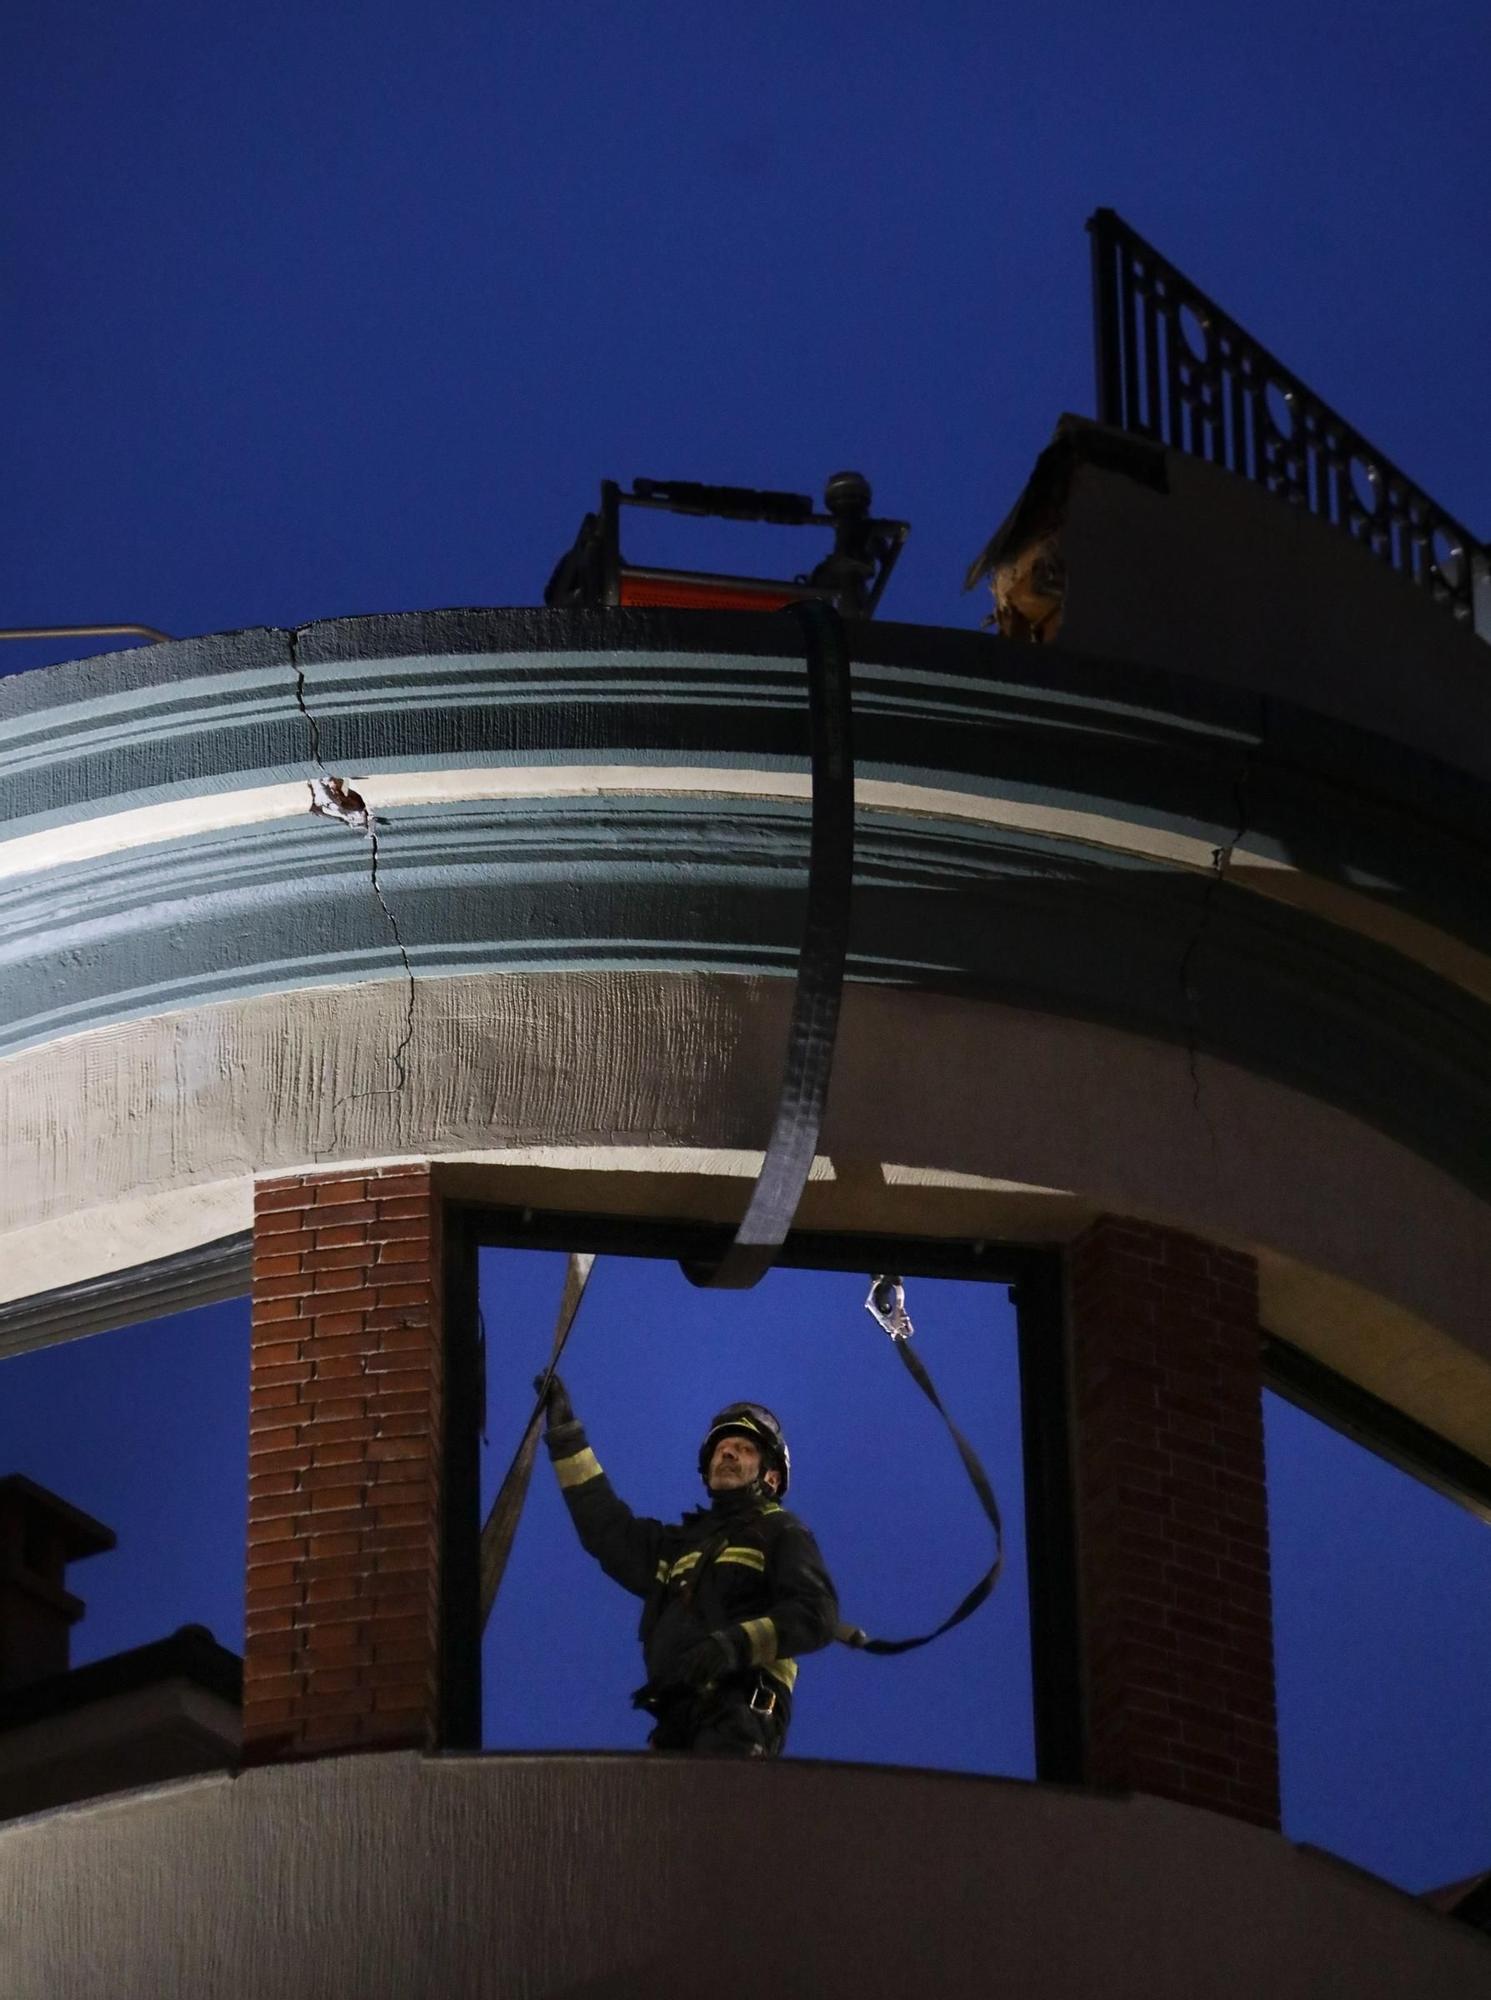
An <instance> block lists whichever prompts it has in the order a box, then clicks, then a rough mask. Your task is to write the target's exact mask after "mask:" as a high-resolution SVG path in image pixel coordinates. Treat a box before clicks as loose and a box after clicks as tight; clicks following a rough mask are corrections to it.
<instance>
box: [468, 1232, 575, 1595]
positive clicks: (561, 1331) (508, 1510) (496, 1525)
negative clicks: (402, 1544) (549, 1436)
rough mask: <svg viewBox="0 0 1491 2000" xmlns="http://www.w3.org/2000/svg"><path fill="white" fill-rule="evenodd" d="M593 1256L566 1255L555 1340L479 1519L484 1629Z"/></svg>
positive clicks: (500, 1579)
mask: <svg viewBox="0 0 1491 2000" xmlns="http://www.w3.org/2000/svg"><path fill="white" fill-rule="evenodd" d="M594 1264H595V1258H594V1256H593V1255H592V1254H591V1253H590V1252H588V1251H587V1252H584V1253H583V1254H579V1253H577V1254H576V1255H573V1256H572V1257H571V1258H570V1260H569V1265H568V1268H567V1269H566V1271H565V1274H564V1292H563V1294H562V1296H561V1297H560V1301H559V1316H558V1318H557V1319H556V1320H555V1322H554V1345H553V1347H552V1349H551V1350H550V1353H549V1365H548V1367H547V1368H546V1369H545V1370H544V1373H543V1379H542V1381H541V1383H540V1385H539V1393H538V1401H537V1402H536V1403H535V1404H534V1406H533V1415H532V1416H531V1417H530V1418H529V1419H528V1423H527V1426H526V1428H525V1429H524V1432H523V1436H522V1440H521V1442H520V1443H519V1445H518V1448H517V1450H516V1451H515V1452H514V1453H513V1457H512V1463H511V1465H509V1466H508V1468H507V1471H506V1473H505V1474H504V1475H503V1480H502V1484H501V1485H500V1486H499V1487H498V1489H497V1498H496V1499H495V1500H494V1501H493V1502H492V1508H491V1512H490V1513H489V1514H488V1515H487V1518H486V1520H485V1521H484V1522H483V1523H482V1531H481V1622H482V1629H483V1631H485V1630H486V1624H487V1620H488V1619H489V1618H490V1617H491V1615H492V1606H493V1605H494V1604H495V1603H496V1601H497V1592H498V1590H499V1589H500V1588H501V1585H502V1576H503V1572H504V1571H505V1570H506V1568H507V1559H508V1557H509V1556H510V1555H511V1554H512V1546H513V1537H514V1535H516V1533H517V1532H518V1520H519V1517H520V1516H521V1515H522V1512H523V1502H524V1501H525V1500H526V1499H527V1497H528V1482H529V1480H530V1479H531V1478H532V1477H533V1461H534V1457H535V1455H536V1454H537V1451H538V1441H539V1436H540V1434H541V1432H542V1431H543V1427H544V1409H545V1405H546V1404H547V1403H548V1400H549V1384H550V1382H551V1381H552V1380H553V1377H554V1371H555V1369H556V1368H558V1366H559V1357H560V1355H561V1354H563V1352H564V1344H565V1342H566V1341H567V1340H568V1339H569V1336H570V1328H571V1327H572V1326H573V1325H574V1323H575V1314H576V1312H578V1310H579V1306H580V1301H581V1299H582V1298H584V1296H585V1287H586V1285H587V1284H589V1282H590V1273H591V1270H592V1268H593V1266H594Z"/></svg>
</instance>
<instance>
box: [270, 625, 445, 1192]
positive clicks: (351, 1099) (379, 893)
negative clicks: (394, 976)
mask: <svg viewBox="0 0 1491 2000" xmlns="http://www.w3.org/2000/svg"><path fill="white" fill-rule="evenodd" d="M286 637H287V641H288V645H289V651H290V665H291V667H292V668H293V669H294V672H295V703H296V706H297V708H298V709H299V710H300V713H301V714H302V716H303V717H304V718H305V722H306V727H307V729H308V730H309V732H310V746H311V761H312V762H313V763H314V764H315V765H316V767H317V769H318V770H319V771H320V772H321V779H320V781H319V783H318V782H317V781H316V780H314V779H310V780H307V785H308V789H309V791H310V795H311V803H310V808H309V809H310V811H311V812H313V813H315V814H317V815H319V816H320V817H322V818H326V819H336V820H340V821H341V823H342V824H343V825H344V826H346V827H348V828H349V829H350V830H351V831H352V832H354V833H365V834H366V835H367V839H368V856H369V868H368V879H369V886H370V887H371V889H372V891H373V896H374V899H375V901H376V902H377V904H378V908H379V909H380V910H381V911H382V913H383V920H384V922H385V923H386V924H387V926H388V930H389V935H390V936H391V937H392V939H393V942H394V948H395V950H396V951H397V952H398V954H399V962H400V964H401V965H402V966H403V968H404V979H405V983H406V985H407V987H408V998H407V1001H406V1004H405V1008H404V1031H403V1034H402V1036H401V1038H400V1040H399V1042H398V1044H397V1046H396V1047H395V1048H394V1050H393V1053H392V1055H391V1056H390V1057H389V1058H388V1064H389V1068H390V1069H391V1070H392V1072H393V1078H394V1080H393V1083H392V1084H391V1085H388V1086H386V1087H384V1088H380V1089H374V1090H353V1091H348V1092H346V1093H345V1094H344V1095H342V1096H340V1097H334V1098H333V1099H332V1101H331V1105H330V1108H329V1111H328V1113H327V1117H328V1121H329V1124H330V1128H331V1132H330V1139H329V1140H328V1143H327V1145H326V1146H325V1147H321V1146H317V1147H316V1148H315V1149H314V1154H315V1158H316V1159H317V1160H318V1161H319V1160H321V1159H322V1158H324V1157H325V1155H326V1153H327V1152H328V1151H329V1150H330V1147H331V1145H332V1144H334V1143H335V1139H336V1129H337V1116H338V1114H339V1113H340V1112H341V1111H343V1110H344V1109H345V1108H346V1107H347V1106H348V1105H349V1104H357V1103H360V1102H362V1101H363V1100H364V1099H365V1098H369V1097H399V1096H401V1095H402V1094H403V1093H404V1092H405V1091H406V1090H407V1089H408V1086H409V1069H408V1060H407V1058H408V1054H409V1047H410V1044H411V1043H412V1042H413V1040H414V1001H415V988H414V967H413V965H412V964H411V963H410V960H409V951H408V947H407V946H406V945H405V943H404V938H403V934H402V932H401V931H400V930H399V923H398V919H397V917H395V915H394V913H393V910H392V908H391V907H390V905H389V901H388V898H387V897H386V896H385V895H384V893H383V884H382V882H381V880H380V879H379V872H378V863H379V852H378V816H377V814H376V813H374V812H371V811H370V810H369V809H368V807H367V806H366V805H365V804H364V802H363V799H362V797H361V794H360V793H358V792H356V791H355V790H354V789H353V788H352V786H351V785H349V784H348V782H347V780H346V779H345V778H340V777H338V776H337V775H336V774H335V773H334V772H333V771H332V770H331V769H330V768H329V767H328V765H327V762H326V759H325V757H324V756H323V755H322V752H321V728H320V724H319V723H318V722H317V720H316V717H315V715H314V714H313V713H312V712H311V708H310V704H309V703H308V702H307V700H306V687H305V668H304V666H303V665H302V663H301V658H300V628H298V627H292V628H291V629H290V631H289V632H288V633H287V635H286Z"/></svg>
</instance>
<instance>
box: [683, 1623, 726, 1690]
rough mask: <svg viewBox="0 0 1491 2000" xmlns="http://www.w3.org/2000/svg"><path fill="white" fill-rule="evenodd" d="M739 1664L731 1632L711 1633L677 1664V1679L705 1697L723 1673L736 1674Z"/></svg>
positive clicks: (684, 1685)
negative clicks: (705, 1691)
mask: <svg viewBox="0 0 1491 2000" xmlns="http://www.w3.org/2000/svg"><path fill="white" fill-rule="evenodd" d="M739 1665H740V1653H739V1650H738V1648H737V1646H736V1643H735V1641H734V1639H733V1638H732V1637H731V1635H730V1634H729V1633H728V1632H711V1633H710V1635H709V1637H708V1638H707V1639H701V1640H700V1641H699V1643H698V1645H697V1646H692V1647H690V1649H689V1650H688V1652H686V1653H685V1654H684V1656H683V1658H682V1659H681V1660H680V1661H679V1662H678V1680H679V1684H680V1685H681V1686H683V1687H687V1688H692V1689H693V1690H694V1692H695V1693H696V1694H702V1693H703V1692H704V1690H705V1689H706V1688H708V1687H713V1685H714V1683H715V1682H716V1681H717V1680H719V1679H720V1677H721V1676H722V1675H724V1674H733V1673H734V1672H735V1670H736V1668H737V1667H738V1666H739Z"/></svg>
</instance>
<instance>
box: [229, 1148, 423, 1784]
mask: <svg viewBox="0 0 1491 2000" xmlns="http://www.w3.org/2000/svg"><path fill="white" fill-rule="evenodd" d="M439 1266H440V1232H439V1204H438V1202H437V1201H436V1199H435V1196H434V1191H433V1188H432V1184H431V1170H430V1169H429V1167H427V1166H415V1167H396V1168H388V1169H386V1170H384V1171H381V1172H377V1173H370V1174H352V1175H335V1176H330V1175H326V1176H322V1175H300V1176H295V1177H293V1178H290V1179H286V1180H277V1181H267V1182H263V1183H261V1184H260V1185H259V1187H258V1188H257V1189H256V1191H255V1203H254V1263H253V1322H252V1327H253V1330H252V1336H251V1345H250V1366H249V1393H250V1400H251V1406H252V1407H251V1414H250V1419H249V1422H250V1433H249V1506H248V1600H247V1629H246V1643H245V1647H244V1713H243V1734H244V1757H245V1761H246V1762H250V1763H253V1762H264V1761H267V1760H269V1759H272V1758H276V1757H285V1756H304V1755H308V1754H313V1753H317V1752H323V1751H333V1750H350V1749H362V1748H367V1749H374V1748H376V1749H390V1748H394V1747H396V1746H409V1745H414V1746H419V1747H426V1746H431V1745H433V1744H434V1743H435V1741H436V1740H437V1737H438V1731H439V1726H440V1717H439V1685H440V1681H439V1668H440V1540H441V1509H440V1501H441V1396H442V1389H443V1373H444V1370H443V1337H442V1324H441V1289H440V1268H439Z"/></svg>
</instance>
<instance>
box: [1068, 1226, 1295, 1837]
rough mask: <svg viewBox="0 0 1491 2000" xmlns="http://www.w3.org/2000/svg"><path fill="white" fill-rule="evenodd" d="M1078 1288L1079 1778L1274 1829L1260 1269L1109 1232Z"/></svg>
mask: <svg viewBox="0 0 1491 2000" xmlns="http://www.w3.org/2000/svg"><path fill="white" fill-rule="evenodd" d="M1069 1270H1070V1282H1071V1299H1070V1307H1071V1337H1072V1406H1073V1419H1074V1424H1073V1444H1074V1453H1075V1460H1076V1488H1077V1518H1078V1527H1077V1540H1078V1568H1079V1587H1080V1594H1081V1604H1082V1626H1083V1653H1084V1670H1085V1679H1086V1690H1087V1738H1088V1777H1089V1779H1090V1781H1091V1782H1093V1783H1094V1784H1104V1785H1121V1786H1125V1787H1128V1788H1132V1789H1134V1790H1137V1791H1145V1792H1154V1793H1158V1794H1160V1795H1161V1796H1163V1797H1165V1798H1171V1799H1180V1800H1182V1801H1184V1802H1185V1803H1187V1804H1189V1805H1198V1806H1208V1807H1210V1808H1212V1809H1213V1810H1214V1811H1217V1812H1226V1813H1231V1814H1233V1815H1235V1816H1236V1817H1237V1818H1239V1819H1247V1820H1253V1821H1255V1822H1257V1823H1258V1824H1260V1825H1263V1826H1272V1827H1276V1826H1277V1825H1278V1824H1279V1759H1278V1735H1277V1728H1276V1722H1275V1713H1274V1674H1273V1620H1272V1607H1271V1601H1270V1595H1269V1567H1268V1511H1267V1501H1266V1497H1265V1492H1264V1477H1263V1406H1262V1389H1263V1379H1262V1363H1261V1354H1260V1340H1259V1332H1258V1281H1257V1270H1256V1266H1255V1265H1254V1262H1253V1259H1252V1258H1251V1257H1247V1256H1242V1255H1239V1254H1237V1253H1236V1252H1234V1251H1230V1250H1222V1249H1218V1248H1217V1247H1216V1246H1215V1245H1213V1244H1210V1243H1203V1242H1200V1241H1198V1240H1197V1239H1196V1238H1195V1237H1191V1236H1183V1235H1180V1234H1179V1233H1177V1232H1176V1231H1173V1230H1167V1229H1155V1228H1151V1227H1149V1226H1148V1225H1147V1224H1142V1223H1135V1222H1127V1221H1121V1220H1118V1219H1116V1218H1113V1217H1103V1218H1101V1219H1100V1220H1099V1221H1098V1222H1096V1223H1095V1224H1094V1225H1093V1227H1092V1228H1091V1229H1090V1230H1089V1231H1088V1232H1087V1234H1086V1235H1085V1236H1083V1237H1082V1238H1081V1239H1080V1240H1079V1241H1078V1242H1077V1243H1076V1244H1075V1245H1074V1246H1073V1248H1072V1252H1071V1256H1070V1264H1069Z"/></svg>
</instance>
